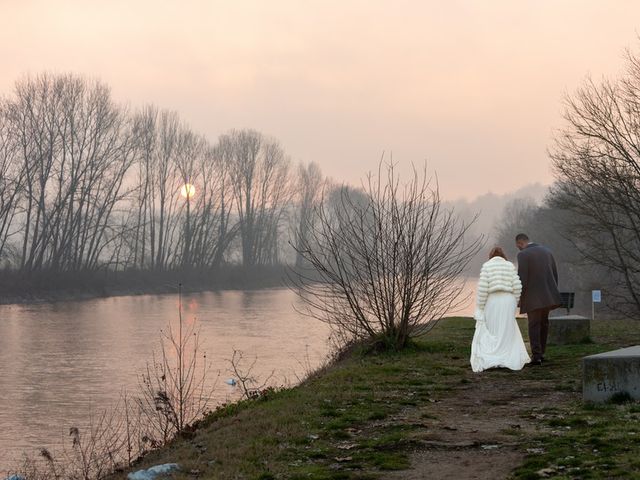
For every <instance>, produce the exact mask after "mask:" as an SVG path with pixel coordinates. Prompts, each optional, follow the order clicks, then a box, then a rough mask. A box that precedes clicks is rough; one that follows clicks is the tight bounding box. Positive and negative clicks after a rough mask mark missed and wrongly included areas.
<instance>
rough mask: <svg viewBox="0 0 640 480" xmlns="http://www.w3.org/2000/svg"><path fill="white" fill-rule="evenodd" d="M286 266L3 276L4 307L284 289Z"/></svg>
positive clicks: (0, 294)
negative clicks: (177, 294)
mask: <svg viewBox="0 0 640 480" xmlns="http://www.w3.org/2000/svg"><path fill="white" fill-rule="evenodd" d="M286 268H287V267H286V266H283V265H277V266H261V267H254V268H244V267H242V266H236V265H232V266H225V267H223V268H220V269H218V270H215V271H204V270H202V271H179V270H173V271H162V272H158V271H139V270H135V271H124V272H113V271H109V272H104V271H102V272H73V273H54V272H43V273H39V274H34V275H30V276H27V275H25V274H22V273H20V272H11V271H3V272H0V305H24V304H40V303H56V302H64V301H74V300H91V299H95V298H108V297H120V296H134V295H154V294H157V295H161V294H167V293H178V286H179V285H180V284H181V285H182V291H183V292H184V293H197V292H207V291H221V290H240V289H241V290H259V289H266V288H278V287H283V286H284V285H285V280H284V279H285V270H286Z"/></svg>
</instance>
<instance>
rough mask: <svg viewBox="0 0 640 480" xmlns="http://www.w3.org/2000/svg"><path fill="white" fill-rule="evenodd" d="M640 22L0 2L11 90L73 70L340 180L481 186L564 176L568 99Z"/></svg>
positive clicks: (451, 3)
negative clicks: (383, 169) (558, 157)
mask: <svg viewBox="0 0 640 480" xmlns="http://www.w3.org/2000/svg"><path fill="white" fill-rule="evenodd" d="M639 29H640V2H637V1H635V0H633V1H632V0H628V1H627V0H600V1H593V0H518V1H514V0H482V1H481V0H475V1H474V0H467V1H461V0H460V1H458V0H446V1H445V0H440V1H427V0H422V1H419V0H415V1H409V0H393V1H391V0H387V1H380V0H368V1H360V0H317V1H315V0H313V1H312V0H309V1H305V0H245V1H243V0H235V1H229V0H227V1H217V0H209V1H204V0H202V1H196V0H181V1H172V0H126V1H122V0H108V1H107V0H100V1H98V0H82V1H70V0H55V1H53V0H49V1H30V0H0V66H1V69H0V95H7V96H8V95H11V92H12V89H13V85H14V83H15V81H16V80H17V79H19V78H21V77H23V76H24V75H28V74H37V73H40V72H43V71H49V72H56V73H66V72H73V73H77V74H81V75H85V76H87V77H89V78H98V79H100V80H102V81H104V82H106V83H107V84H109V85H110V86H111V88H112V93H113V97H114V99H115V100H116V101H118V102H121V103H125V104H127V105H129V106H130V107H131V108H134V109H135V108H139V107H140V106H142V105H144V104H147V103H154V104H156V105H158V106H159V107H162V108H168V109H172V110H176V111H178V112H179V113H180V115H181V116H182V118H183V119H184V120H185V121H186V122H187V123H189V124H190V125H191V126H192V127H193V129H194V130H196V131H197V132H200V133H203V134H205V135H206V136H207V137H209V138H210V139H212V140H215V138H216V137H217V136H218V135H220V134H221V133H224V132H226V131H228V130H229V129H231V128H255V129H257V130H260V131H262V132H263V133H265V134H267V135H270V136H273V137H276V138H277V139H279V140H280V142H281V143H282V145H283V146H284V148H285V150H286V151H287V152H288V154H289V155H290V157H291V159H292V160H293V161H295V162H298V161H302V162H310V161H314V162H317V163H318V164H319V165H320V166H321V168H322V169H323V171H324V173H325V174H326V175H328V176H330V177H333V178H334V179H336V180H338V181H346V182H350V183H359V181H360V179H361V178H362V177H363V176H364V175H365V174H366V173H367V172H368V171H371V170H375V169H376V168H377V165H378V162H379V161H380V159H381V157H382V156H383V155H385V156H386V158H391V157H392V158H393V160H394V162H396V163H397V164H398V167H399V169H400V171H401V172H405V173H407V172H408V171H409V169H410V168H411V164H415V165H422V164H423V162H425V161H426V162H427V164H428V167H429V169H430V171H431V172H435V173H437V175H438V179H439V183H440V188H441V192H442V195H443V197H445V198H449V199H454V198H473V197H476V196H478V195H481V194H484V193H486V192H494V193H497V194H504V193H507V192H511V191H514V190H517V189H518V188H520V187H522V186H524V185H527V184H531V183H543V184H548V183H550V182H551V181H552V179H553V177H552V172H551V170H550V164H549V159H548V156H547V148H548V147H549V146H550V145H551V141H552V138H553V135H554V131H557V129H559V128H561V127H562V126H563V120H562V101H563V97H564V95H566V94H567V93H571V92H572V91H574V90H575V89H576V88H577V87H578V86H579V85H580V84H581V82H583V81H584V79H585V78H586V77H587V75H590V76H592V77H593V78H595V79H600V78H603V77H615V76H618V75H620V74H621V73H622V72H623V71H624V58H623V56H624V50H625V48H631V49H632V50H635V51H639V52H640V40H639V39H638V32H639Z"/></svg>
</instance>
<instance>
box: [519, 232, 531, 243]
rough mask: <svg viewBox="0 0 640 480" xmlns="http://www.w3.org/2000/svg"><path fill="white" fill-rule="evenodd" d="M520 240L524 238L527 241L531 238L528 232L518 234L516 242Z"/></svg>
mask: <svg viewBox="0 0 640 480" xmlns="http://www.w3.org/2000/svg"><path fill="white" fill-rule="evenodd" d="M520 240H524V241H525V242H526V241H528V240H529V237H527V234H526V233H519V234H518V235H516V242H519V241H520Z"/></svg>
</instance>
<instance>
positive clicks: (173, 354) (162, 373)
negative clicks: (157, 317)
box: [136, 285, 214, 447]
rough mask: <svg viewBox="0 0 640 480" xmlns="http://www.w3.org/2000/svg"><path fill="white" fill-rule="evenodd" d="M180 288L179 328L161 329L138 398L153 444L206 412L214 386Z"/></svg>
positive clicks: (168, 436)
mask: <svg viewBox="0 0 640 480" xmlns="http://www.w3.org/2000/svg"><path fill="white" fill-rule="evenodd" d="M179 288H180V290H179V296H178V298H179V300H178V301H179V305H178V326H177V329H176V328H174V327H173V326H171V325H169V326H168V327H167V329H166V330H165V331H163V332H161V336H160V354H159V356H156V355H155V354H154V357H153V361H152V362H151V363H148V364H147V366H146V369H145V372H144V373H143V374H142V376H141V382H140V383H141V395H140V396H139V397H137V399H136V401H137V404H138V406H139V408H140V412H141V415H142V417H143V420H142V422H143V424H144V425H146V427H147V429H148V432H147V434H146V437H145V439H146V441H147V442H148V443H149V444H150V446H151V447H157V446H159V445H164V444H165V443H166V442H167V441H168V440H170V439H171V438H173V437H174V436H175V435H177V434H179V433H181V432H183V431H184V430H185V429H186V428H187V426H189V425H190V424H192V423H193V422H194V421H195V420H197V419H199V418H200V417H201V416H202V415H204V413H205V412H207V411H208V409H209V404H210V398H211V394H212V392H213V388H214V387H209V386H208V385H207V379H208V374H209V373H210V370H211V369H210V364H209V362H208V361H207V356H206V353H201V351H200V333H199V331H198V330H197V328H196V322H195V321H194V322H191V323H186V324H185V322H184V321H183V318H182V286H181V285H180V287H179Z"/></svg>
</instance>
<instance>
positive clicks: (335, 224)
mask: <svg viewBox="0 0 640 480" xmlns="http://www.w3.org/2000/svg"><path fill="white" fill-rule="evenodd" d="M363 190H364V191H362V192H357V191H355V192H354V190H353V189H348V188H342V189H340V191H339V194H338V195H337V196H336V195H334V201H333V202H332V203H333V206H331V205H329V204H328V202H326V201H325V202H322V203H321V205H320V206H319V207H317V208H316V209H315V212H314V220H313V222H310V225H309V228H308V234H307V236H306V238H302V239H300V240H301V242H300V243H299V244H298V245H296V246H295V248H296V250H297V251H298V253H299V255H300V256H302V257H303V258H304V260H305V262H306V263H307V264H308V265H310V268H298V269H296V270H293V271H292V274H291V275H290V276H289V277H290V280H291V283H292V287H293V288H294V290H295V291H296V292H297V293H298V294H299V296H300V298H301V299H302V300H303V301H304V302H305V304H306V307H307V308H306V310H305V312H304V313H306V314H308V315H311V316H313V317H315V318H318V319H320V320H323V321H325V322H327V323H329V324H330V325H331V326H332V327H333V329H334V332H336V338H338V339H339V341H341V342H342V343H343V344H348V343H349V342H350V341H352V340H365V341H369V342H371V341H373V342H374V343H376V344H380V343H381V344H382V345H384V346H385V347H390V348H394V349H400V348H403V347H404V346H406V345H407V343H408V341H409V339H410V338H411V337H412V336H415V335H418V334H420V333H423V332H426V331H428V330H429V329H430V328H431V327H433V326H434V325H435V323H436V321H437V320H439V319H440V318H442V316H444V315H445V314H447V313H449V312H450V311H451V310H452V309H454V308H456V307H457V306H459V305H461V303H462V302H464V301H466V298H461V294H462V289H463V285H462V284H461V282H460V279H459V276H460V274H461V273H462V272H463V271H464V268H465V266H466V265H467V263H468V262H469V261H470V260H471V258H472V257H473V256H474V255H475V253H476V252H477V251H478V249H479V248H480V245H481V239H480V238H475V239H474V240H473V241H472V242H470V243H467V240H466V239H465V234H466V233H467V231H468V229H469V227H470V225H471V224H467V223H464V222H461V221H459V220H458V218H457V217H456V216H455V214H454V212H453V211H451V210H445V209H444V208H443V207H442V205H441V201H440V193H439V189H438V185H437V181H433V180H432V179H431V178H430V177H429V176H428V175H427V172H426V167H425V169H424V171H423V172H422V173H418V172H417V171H416V170H415V169H414V174H413V177H412V178H411V179H410V181H409V182H408V183H406V184H401V183H400V181H399V179H398V177H397V176H396V174H395V170H394V165H393V164H383V163H381V164H380V167H379V171H378V175H377V177H374V176H373V175H369V176H368V178H367V181H366V183H365V185H364V188H363ZM336 197H337V198H336Z"/></svg>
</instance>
